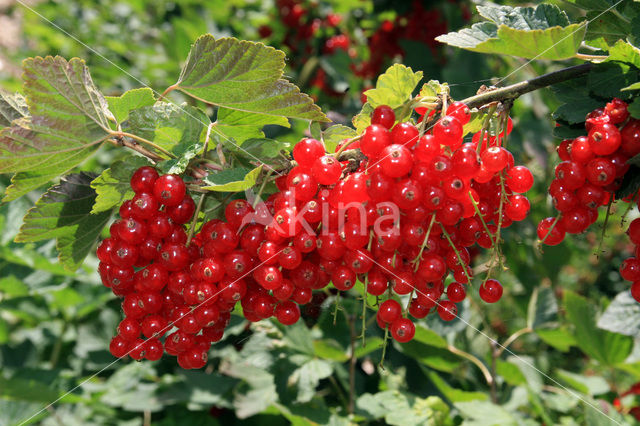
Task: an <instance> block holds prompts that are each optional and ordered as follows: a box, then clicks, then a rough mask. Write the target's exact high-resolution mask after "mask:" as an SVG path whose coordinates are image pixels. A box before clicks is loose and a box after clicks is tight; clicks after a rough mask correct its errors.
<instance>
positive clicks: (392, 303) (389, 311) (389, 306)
mask: <svg viewBox="0 0 640 426" xmlns="http://www.w3.org/2000/svg"><path fill="white" fill-rule="evenodd" d="M377 316H378V318H380V320H381V321H382V322H383V323H385V324H391V323H393V322H394V321H396V320H398V319H400V318H401V316H402V306H400V303H398V302H397V301H396V300H394V299H389V300H385V301H384V302H382V303H381V304H380V306H379V307H378V313H377Z"/></svg>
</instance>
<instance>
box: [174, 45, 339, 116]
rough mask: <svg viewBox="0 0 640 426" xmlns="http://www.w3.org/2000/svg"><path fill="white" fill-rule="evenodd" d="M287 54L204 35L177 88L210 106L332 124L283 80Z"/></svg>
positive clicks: (303, 96) (191, 52) (194, 47)
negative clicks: (285, 55)
mask: <svg viewBox="0 0 640 426" xmlns="http://www.w3.org/2000/svg"><path fill="white" fill-rule="evenodd" d="M283 68H284V53H283V52H280V51H278V50H275V49H274V48H272V47H268V46H265V45H264V44H262V43H253V42H250V41H240V40H238V39H234V38H220V39H217V40H216V39H215V38H214V37H213V36H212V35H210V34H207V35H204V36H202V37H200V38H198V40H196V42H195V43H194V45H193V46H192V47H191V51H190V52H189V56H188V57H187V62H186V63H185V65H184V67H183V68H182V72H181V73H180V78H179V79H178V82H177V83H176V84H175V85H174V87H175V88H176V89H178V90H181V91H182V92H184V93H186V94H188V95H190V96H193V97H194V98H196V99H200V100H202V101H205V102H207V103H210V104H213V105H218V106H221V107H225V108H230V109H235V110H240V111H248V112H254V113H260V114H267V115H275V116H282V117H290V118H302V119H307V120H315V121H328V119H327V118H326V116H325V115H324V114H323V113H322V112H321V111H320V109H319V108H318V107H317V106H316V105H315V104H314V103H313V101H312V100H311V98H309V97H308V96H307V95H305V94H302V93H300V90H299V89H298V88H297V87H296V86H295V85H293V84H291V83H289V82H288V81H286V80H283V79H282V74H283Z"/></svg>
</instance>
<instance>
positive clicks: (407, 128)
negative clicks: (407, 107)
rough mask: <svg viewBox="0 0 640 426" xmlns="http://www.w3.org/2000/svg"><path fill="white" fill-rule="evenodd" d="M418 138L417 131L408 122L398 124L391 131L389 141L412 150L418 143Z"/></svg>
mask: <svg viewBox="0 0 640 426" xmlns="http://www.w3.org/2000/svg"><path fill="white" fill-rule="evenodd" d="M418 137H419V132H418V129H417V128H416V126H414V125H413V124H411V123H408V122H404V123H398V124H396V125H395V126H394V127H393V129H391V141H392V143H394V144H396V145H403V146H405V147H407V148H413V146H414V145H415V144H416V143H417V142H418Z"/></svg>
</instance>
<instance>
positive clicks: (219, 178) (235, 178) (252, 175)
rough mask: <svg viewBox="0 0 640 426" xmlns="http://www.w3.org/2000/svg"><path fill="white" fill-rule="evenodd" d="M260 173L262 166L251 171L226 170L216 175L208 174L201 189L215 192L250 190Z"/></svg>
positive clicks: (241, 169) (242, 169) (240, 169)
mask: <svg viewBox="0 0 640 426" xmlns="http://www.w3.org/2000/svg"><path fill="white" fill-rule="evenodd" d="M261 171H262V166H258V167H256V168H255V169H253V170H248V169H244V168H235V169H227V170H223V171H221V172H218V173H212V174H209V175H208V176H207V177H206V178H205V179H204V183H205V184H206V186H203V187H202V189H203V190H206V191H216V192H240V191H244V190H245V189H249V188H251V187H252V186H253V185H255V184H256V180H257V179H258V176H259V175H260V172H261Z"/></svg>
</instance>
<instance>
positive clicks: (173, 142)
mask: <svg viewBox="0 0 640 426" xmlns="http://www.w3.org/2000/svg"><path fill="white" fill-rule="evenodd" d="M209 124H210V120H209V117H207V115H206V114H205V113H204V112H203V111H202V110H201V109H199V108H195V107H192V106H189V105H187V104H182V105H175V104H171V103H168V102H158V103H156V104H154V105H153V106H146V107H142V108H138V109H135V110H133V111H131V112H130V113H129V124H128V127H127V129H128V130H129V131H130V132H131V133H134V134H135V135H137V136H140V137H142V138H144V139H147V140H150V141H151V142H153V143H155V144H156V145H158V146H160V147H161V148H164V149H165V150H167V151H170V152H172V153H175V154H177V153H178V152H180V151H184V150H185V149H188V147H190V146H192V145H194V144H195V143H197V142H198V141H200V140H201V139H203V138H204V131H205V129H206V127H207V126H208V125H209Z"/></svg>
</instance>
